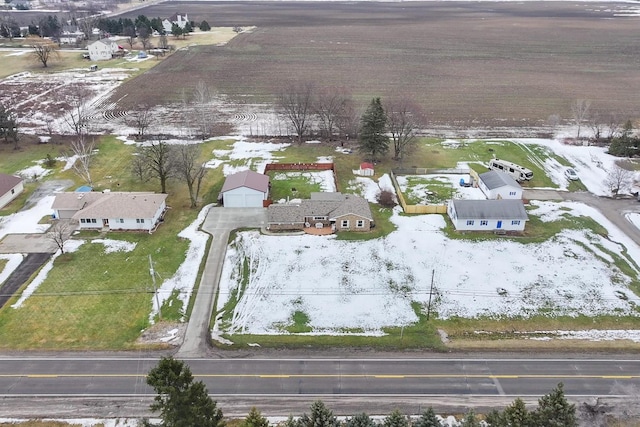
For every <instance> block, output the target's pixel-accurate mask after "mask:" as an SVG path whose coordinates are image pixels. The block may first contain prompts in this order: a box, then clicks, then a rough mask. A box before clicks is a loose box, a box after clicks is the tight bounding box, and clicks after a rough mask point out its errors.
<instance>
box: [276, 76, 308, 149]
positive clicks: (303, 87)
mask: <svg viewBox="0 0 640 427" xmlns="http://www.w3.org/2000/svg"><path fill="white" fill-rule="evenodd" d="M313 92H314V89H313V84H312V83H310V82H301V83H292V84H290V85H289V86H287V87H285V88H284V89H283V90H282V91H280V95H279V96H278V106H279V107H280V109H281V111H282V114H283V115H284V116H285V117H286V118H287V119H288V121H289V123H290V124H291V126H292V127H293V130H294V132H295V133H296V135H297V137H298V144H302V137H303V135H304V134H305V133H306V132H307V130H308V129H309V121H310V119H311V114H312V106H313Z"/></svg>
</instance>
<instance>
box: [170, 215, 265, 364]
mask: <svg viewBox="0 0 640 427" xmlns="http://www.w3.org/2000/svg"><path fill="white" fill-rule="evenodd" d="M266 218H267V210H266V209H264V208H222V207H214V208H211V209H209V213H208V214H207V217H206V219H205V220H204V223H203V224H202V227H201V228H202V230H203V231H206V232H207V233H209V234H210V235H211V237H212V241H211V246H210V247H209V252H208V254H207V260H206V263H205V267H204V271H203V272H202V278H201V279H200V286H199V288H198V292H197V294H196V297H195V302H194V304H193V310H192V312H191V316H190V317H189V323H188V324H187V330H186V332H185V336H184V341H183V343H182V346H181V347H180V350H178V353H177V354H176V357H179V358H198V357H204V356H206V355H207V354H208V349H209V345H208V338H209V334H210V330H209V320H210V318H211V312H212V310H213V301H214V300H215V295H216V293H217V290H218V283H219V282H220V274H221V272H222V266H223V264H224V256H225V253H226V250H227V241H228V240H229V234H230V233H231V231H232V230H235V229H237V228H242V227H254V228H259V227H262V226H264V225H265V223H266Z"/></svg>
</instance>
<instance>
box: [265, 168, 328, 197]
mask: <svg viewBox="0 0 640 427" xmlns="http://www.w3.org/2000/svg"><path fill="white" fill-rule="evenodd" d="M291 177H304V178H306V179H307V180H308V181H309V183H311V184H320V191H323V192H329V193H333V192H336V191H338V190H337V188H336V181H335V179H334V176H333V171H331V170H326V171H287V172H278V173H276V174H275V175H274V176H273V180H274V181H277V180H287V179H290V178H291Z"/></svg>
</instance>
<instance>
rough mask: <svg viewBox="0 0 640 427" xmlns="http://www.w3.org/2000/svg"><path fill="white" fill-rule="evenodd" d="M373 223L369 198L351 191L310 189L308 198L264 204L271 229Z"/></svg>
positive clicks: (351, 227) (359, 227)
mask: <svg viewBox="0 0 640 427" xmlns="http://www.w3.org/2000/svg"><path fill="white" fill-rule="evenodd" d="M373 225H374V222H373V215H372V214H371V208H370V207H369V202H367V200H365V199H364V198H362V197H359V196H356V195H354V194H342V193H311V198H310V199H302V200H299V201H296V202H289V203H282V204H273V205H270V206H269V207H268V208H267V229H268V230H270V231H293V230H304V229H305V228H316V229H322V228H326V227H330V228H331V230H332V231H369V230H371V228H372V227H373Z"/></svg>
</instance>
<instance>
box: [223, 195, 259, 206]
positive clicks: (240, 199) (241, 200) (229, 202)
mask: <svg viewBox="0 0 640 427" xmlns="http://www.w3.org/2000/svg"><path fill="white" fill-rule="evenodd" d="M224 206H225V207H227V208H261V207H262V195H261V194H229V193H226V194H225V195H224Z"/></svg>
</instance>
